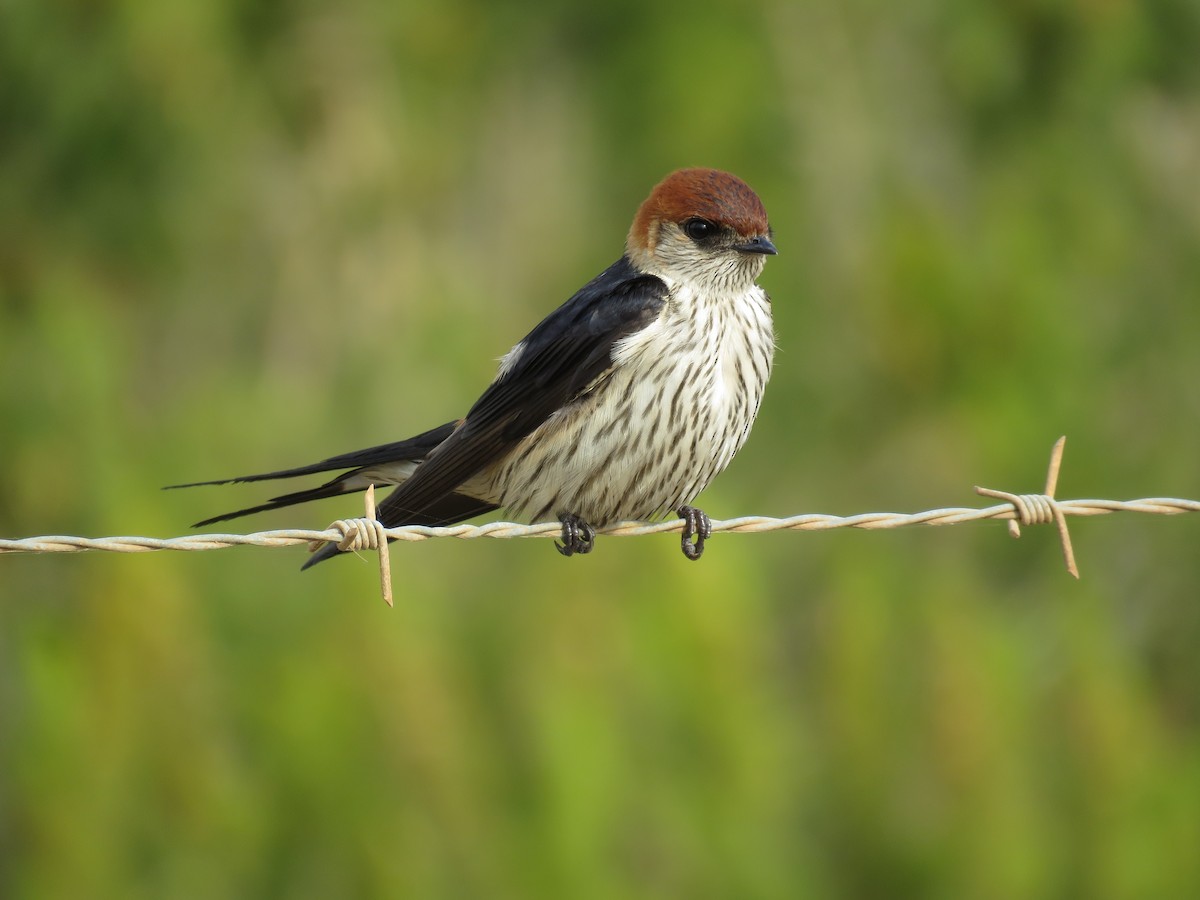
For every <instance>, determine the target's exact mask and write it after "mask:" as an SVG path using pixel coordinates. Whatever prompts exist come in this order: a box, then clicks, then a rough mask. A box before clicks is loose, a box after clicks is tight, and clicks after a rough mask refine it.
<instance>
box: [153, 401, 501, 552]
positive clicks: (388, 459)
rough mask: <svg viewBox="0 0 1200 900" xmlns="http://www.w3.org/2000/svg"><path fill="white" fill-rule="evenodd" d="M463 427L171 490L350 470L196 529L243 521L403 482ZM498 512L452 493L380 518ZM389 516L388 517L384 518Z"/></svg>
mask: <svg viewBox="0 0 1200 900" xmlns="http://www.w3.org/2000/svg"><path fill="white" fill-rule="evenodd" d="M460 424H461V420H459V421H455V422H447V423H446V424H445V425H441V426H439V427H437V428H432V429H430V430H429V431H426V432H424V433H422V434H418V435H417V436H416V437H411V438H409V439H408V440H404V441H396V442H395V443H391V444H380V445H379V446H377V447H368V448H367V449H365V450H355V451H353V452H351V453H343V454H341V455H339V456H331V457H329V458H328V459H323V460H321V461H320V462H315V463H311V464H309V465H307V466H297V467H295V468H291V469H279V470H277V471H274V472H260V473H258V474H255V475H239V476H237V477H236V478H223V479H220V480H217V481H196V482H191V483H189V484H172V485H168V489H174V488H185V487H201V486H206V485H218V484H243V483H247V482H254V481H271V480H275V479H282V478H297V477H300V476H302V475H314V474H316V473H319V472H330V471H333V470H337V469H349V470H350V471H343V472H342V473H341V474H340V475H337V476H336V477H334V478H332V479H330V480H329V481H327V482H325V483H324V484H322V485H318V486H317V487H313V488H307V489H305V490H301V491H293V492H291V493H288V494H281V495H279V496H278V497H272V498H271V499H270V500H268V501H267V502H266V503H260V504H258V505H257V506H248V507H246V508H245V509H238V510H234V511H233V512H227V513H222V514H221V515H219V516H212V517H210V518H207V519H202V520H201V521H199V522H197V523H196V524H195V525H193V526H192V527H193V528H203V527H205V526H207V525H214V524H216V523H217V522H227V521H229V520H230V519H237V518H241V517H242V516H249V515H253V514H255V513H260V512H268V511H270V510H273V509H284V508H286V507H289V506H295V505H297V504H299V503H307V502H309V501H310V500H324V499H326V498H328V497H337V496H340V495H342V494H349V493H354V492H357V491H363V490H366V488H367V486H368V485H370V484H375V485H381V484H399V483H402V482H403V481H404V480H405V479H406V478H407V477H408V476H409V475H411V474H412V471H413V469H415V468H416V466H417V464H419V463H420V462H421V461H422V460H424V459H425V457H426V456H428V455H429V453H430V452H431V451H432V450H433V449H434V448H435V447H437V446H438V445H439V444H441V443H442V442H443V441H445V440H446V438H448V437H449V436H450V435H451V434H452V433H453V432H454V430H455V429H456V428H458V426H459V425H460ZM494 509H497V506H496V504H494V503H488V502H487V501H484V500H480V499H478V498H476V497H470V496H468V495H466V494H459V493H454V492H450V493H448V494H446V495H445V496H443V497H440V498H438V499H437V500H436V501H434V502H433V503H432V504H430V505H429V506H428V507H427V508H424V509H421V510H410V509H399V508H392V509H389V510H384V509H382V508H381V510H380V518H381V519H382V520H383V521H384V522H385V524H386V525H388V526H394V525H429V526H439V525H453V524H455V523H457V522H462V521H464V520H466V519H470V518H473V517H475V516H479V515H483V514H484V513H488V512H491V511H492V510H494ZM385 512H386V514H385ZM342 552H343V551H341V550H339V549H338V547H337V544H331V543H326V544H323V545H322V546H320V547H318V548H317V549H316V550H315V551H314V552H313V554H312V556H311V557H309V559H308V560H307V562H305V563H304V565H303V566H302V568H304V569H307V568H309V567H311V566H314V565H316V564H317V563H319V562H322V561H324V560H326V559H329V558H330V557H333V556H339V555H340V554H341V553H342Z"/></svg>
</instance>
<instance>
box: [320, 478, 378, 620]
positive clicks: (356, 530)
mask: <svg viewBox="0 0 1200 900" xmlns="http://www.w3.org/2000/svg"><path fill="white" fill-rule="evenodd" d="M364 505H365V506H366V512H367V515H366V517H365V518H362V519H338V520H337V521H336V522H334V523H333V524H331V525H330V526H329V529H328V530H329V531H336V532H338V533H339V534H340V535H341V539H340V540H336V541H312V542H310V543H309V545H308V551H309V552H310V553H314V552H316V551H317V550H319V549H321V547H323V546H325V545H326V544H327V543H336V544H337V548H338V549H339V550H341V551H343V552H349V553H357V552H358V551H359V550H378V551H379V589H380V591H381V592H382V593H383V602H384V603H386V604H387V605H388V606H394V605H395V604H394V603H393V602H392V556H391V552H390V551H389V548H388V533H387V528H385V527H384V524H383V523H382V522H380V521H379V519H377V518H376V517H375V485H373V484H369V485H367V493H366V497H365V498H364Z"/></svg>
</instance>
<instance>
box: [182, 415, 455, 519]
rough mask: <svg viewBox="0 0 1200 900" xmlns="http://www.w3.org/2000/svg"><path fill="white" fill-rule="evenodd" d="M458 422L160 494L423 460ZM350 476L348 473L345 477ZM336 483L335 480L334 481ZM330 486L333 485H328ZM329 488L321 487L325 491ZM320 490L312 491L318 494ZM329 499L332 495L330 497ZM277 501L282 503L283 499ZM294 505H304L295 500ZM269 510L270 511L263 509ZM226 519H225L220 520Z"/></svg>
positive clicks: (185, 485) (184, 486)
mask: <svg viewBox="0 0 1200 900" xmlns="http://www.w3.org/2000/svg"><path fill="white" fill-rule="evenodd" d="M458 425H459V423H458V422H447V423H446V424H445V425H439V426H438V427H437V428H431V429H429V431H425V432H422V433H421V434H418V435H417V436H416V437H411V438H408V439H407V440H403V441H395V442H394V443H391V444H380V445H379V446H378V447H367V448H366V449H365V450H354V451H351V452H350V453H343V454H341V455H340V456H331V457H329V459H323V460H321V461H320V462H315V463H310V464H309V465H307V466H297V467H296V468H294V469H279V470H278V471H276V472H260V473H259V474H257V475H238V476H236V477H234V478H222V479H220V480H219V481H193V482H190V483H189V484H168V485H167V486H166V487H165V488H163V490H167V491H170V490H175V489H176V488H189V487H205V486H207V485H212V484H245V483H246V482H250V481H272V480H274V479H277V478H296V477H298V476H300V475H314V474H316V473H317V472H332V471H334V470H335V469H349V468H350V467H352V466H353V467H356V468H367V467H369V466H377V465H381V464H382V463H390V462H403V461H405V460H409V459H414V460H415V459H424V458H425V457H426V456H427V455H428V454H429V452H430V451H431V450H433V448H434V447H436V446H437V445H438V444H440V443H441V442H442V441H444V440H445V439H446V438H448V437H449V436H450V434H451V433H452V432H453V431H454V429H455V428H457V427H458ZM348 475H349V473H347V476H348ZM335 480H336V479H335ZM330 484H333V482H330ZM328 486H329V485H322V487H328ZM320 489H321V488H315V490H320ZM329 496H332V495H329ZM276 499H283V498H282V497H279V498H276ZM295 502H297V503H301V502H303V501H301V500H297V501H295ZM264 508H269V507H264ZM258 511H259V510H258V508H255V509H253V510H244V511H243V512H241V513H232V514H230V515H231V516H232V515H244V514H247V513H251V512H258ZM222 518H225V517H222ZM209 521H210V522H216V521H220V520H219V519H210V520H209Z"/></svg>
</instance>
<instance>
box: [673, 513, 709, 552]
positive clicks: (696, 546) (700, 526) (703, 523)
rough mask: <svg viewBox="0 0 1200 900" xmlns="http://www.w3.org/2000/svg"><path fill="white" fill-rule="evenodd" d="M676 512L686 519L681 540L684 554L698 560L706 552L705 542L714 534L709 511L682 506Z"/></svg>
mask: <svg viewBox="0 0 1200 900" xmlns="http://www.w3.org/2000/svg"><path fill="white" fill-rule="evenodd" d="M675 512H676V513H677V514H678V515H679V518H681V519H683V520H684V526H683V537H682V538H681V539H680V542H679V543H680V546H681V547H682V548H683V555H684V556H686V557H687V558H688V559H691V560H697V559H699V558H700V555H701V554H702V553H704V542H705V541H706V540H708V537H709V535H711V534H712V520H711V519H710V518H709V517H708V513H706V512H705V511H704V510H702V509H696V507H694V506H681V507H679V509H677V510H675ZM693 534H694V535H695V536H696V542H695V543H692V535H693Z"/></svg>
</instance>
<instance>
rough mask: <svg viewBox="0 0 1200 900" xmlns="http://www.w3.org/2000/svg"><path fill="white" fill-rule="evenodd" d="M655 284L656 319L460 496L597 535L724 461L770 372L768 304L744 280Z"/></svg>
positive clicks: (649, 512) (639, 515)
mask: <svg viewBox="0 0 1200 900" xmlns="http://www.w3.org/2000/svg"><path fill="white" fill-rule="evenodd" d="M757 268H761V265H759V266H758V267H757ZM664 281H666V282H667V285H668V288H669V294H668V300H667V302H666V303H665V304H664V306H663V309H662V312H661V313H660V315H659V317H658V318H657V319H656V320H655V321H653V322H652V323H650V324H649V325H648V326H647V327H645V328H644V329H642V330H641V331H638V332H636V333H634V334H632V335H630V336H628V337H626V338H624V339H622V340H621V341H619V342H617V344H616V345H614V348H613V353H612V361H613V365H612V367H611V368H610V369H609V370H608V371H607V372H605V374H604V375H602V376H601V377H600V378H599V379H597V381H596V382H595V383H594V384H593V385H592V386H591V388H590V389H589V390H588V391H587V392H585V393H584V395H583V396H581V397H580V398H579V399H577V400H576V401H575V402H574V403H572V404H570V405H569V406H567V407H564V408H563V409H561V410H559V411H558V412H556V413H554V414H553V415H552V416H551V417H550V418H549V419H548V420H547V421H546V422H545V423H544V424H543V425H542V426H541V427H539V428H538V429H536V430H535V431H534V432H533V433H532V434H530V435H529V436H528V437H527V438H525V440H524V441H522V442H521V444H520V445H519V446H518V447H517V448H515V450H514V451H513V452H512V453H511V454H510V455H509V456H508V457H506V459H505V460H504V461H503V462H501V463H499V464H497V465H495V466H493V467H492V468H490V469H489V470H487V471H485V472H484V473H481V475H480V476H478V477H477V478H475V479H472V480H471V481H470V482H468V484H467V485H466V486H464V487H465V488H466V489H467V490H468V491H469V492H470V493H471V494H473V495H476V496H480V495H482V496H486V497H489V498H490V499H492V500H494V502H497V503H499V504H500V505H501V506H504V507H505V508H506V509H507V510H508V511H509V512H510V513H512V514H513V515H515V516H523V517H528V518H529V519H530V520H532V521H542V520H547V519H551V518H555V517H558V516H562V515H575V516H578V517H580V518H582V519H583V520H584V521H586V522H588V523H589V524H591V525H593V526H595V527H598V528H600V527H604V526H606V525H609V524H612V523H613V522H617V521H621V520H623V519H647V518H653V517H657V516H660V515H662V514H664V513H667V512H669V511H674V510H675V509H677V508H678V507H679V506H681V505H683V504H686V503H690V502H691V501H692V500H693V499H695V497H696V495H698V494H699V493H700V492H701V491H702V490H704V488H705V487H707V486H708V484H709V482H711V481H712V480H713V478H715V477H716V476H717V474H719V473H720V472H721V471H722V470H723V469H724V468H725V467H726V466H727V465H729V462H730V460H732V459H733V457H734V454H736V453H737V452H738V450H740V449H741V447H742V445H743V444H744V443H745V440H746V437H747V435H748V434H749V432H750V426H751V424H753V422H754V417H755V416H756V415H757V413H758V407H759V403H760V402H761V400H762V394H763V389H764V388H765V386H766V383H767V379H768V377H769V376H770V371H771V360H772V357H773V354H774V349H775V335H774V331H773V328H772V324H771V302H770V299H769V298H768V297H767V294H766V292H765V291H763V289H762V288H760V287H758V286H757V285H755V284H753V281H752V279H745V278H737V277H734V278H730V279H729V280H728V281H725V280H724V279H722V281H723V282H724V283H722V284H721V285H720V288H718V289H716V290H714V289H713V284H712V281H711V280H709V281H708V285H709V287H708V290H706V291H697V290H695V288H694V287H693V285H694V284H695V282H688V283H683V284H681V283H677V282H672V280H671V279H669V278H664ZM505 362H508V360H507V359H506V360H505ZM601 384H603V388H604V389H603V390H597V388H598V387H599V386H600V385H601ZM551 436H552V437H551Z"/></svg>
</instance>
